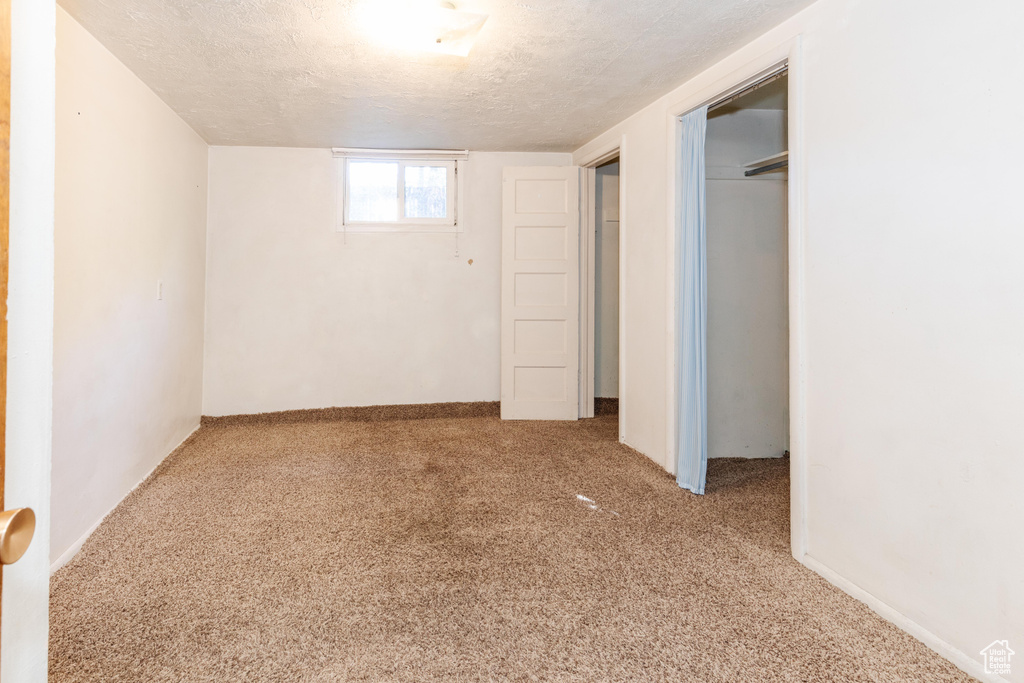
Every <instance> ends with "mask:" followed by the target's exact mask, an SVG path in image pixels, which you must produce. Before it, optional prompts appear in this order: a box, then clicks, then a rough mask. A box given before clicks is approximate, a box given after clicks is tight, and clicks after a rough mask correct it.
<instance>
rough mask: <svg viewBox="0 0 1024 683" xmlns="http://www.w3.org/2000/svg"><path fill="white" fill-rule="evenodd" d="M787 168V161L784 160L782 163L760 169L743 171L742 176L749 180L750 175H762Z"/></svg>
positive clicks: (778, 162)
mask: <svg viewBox="0 0 1024 683" xmlns="http://www.w3.org/2000/svg"><path fill="white" fill-rule="evenodd" d="M787 166H789V159H784V160H782V161H777V162H775V163H774V164H768V165H767V166H761V167H760V168H752V169H750V170H749V171H744V172H743V175H744V176H746V177H748V178H749V177H750V176H752V175H761V174H762V173H767V172H768V171H775V170H777V169H780V168H786V167H787Z"/></svg>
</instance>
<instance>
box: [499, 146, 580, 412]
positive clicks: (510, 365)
mask: <svg viewBox="0 0 1024 683" xmlns="http://www.w3.org/2000/svg"><path fill="white" fill-rule="evenodd" d="M502 180H503V182H502V188H503V196H502V222H501V417H502V418H503V419H506V420H575V419H578V418H579V365H580V358H579V354H580V346H579V334H580V312H579V295H580V255H579V232H580V207H579V192H580V169H579V168H578V167H576V166H549V167H536V168H534V167H507V168H505V169H504V174H503V179H502Z"/></svg>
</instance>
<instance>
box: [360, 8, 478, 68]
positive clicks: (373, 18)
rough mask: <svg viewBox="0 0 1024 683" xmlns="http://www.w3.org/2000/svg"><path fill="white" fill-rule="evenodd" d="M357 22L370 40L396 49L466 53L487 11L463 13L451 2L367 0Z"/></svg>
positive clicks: (464, 54)
mask: <svg viewBox="0 0 1024 683" xmlns="http://www.w3.org/2000/svg"><path fill="white" fill-rule="evenodd" d="M360 14H361V16H360V17H359V24H360V26H361V28H362V29H363V31H365V33H366V34H367V35H368V36H369V37H370V38H371V40H373V42H375V43H377V44H379V45H382V46H384V47H388V48H392V49H396V50H410V51H417V52H436V53H439V54H446V55H455V56H458V57H467V56H469V51H470V50H471V49H472V48H473V43H474V41H475V40H476V37H477V35H478V34H479V33H480V29H482V28H483V26H484V22H486V21H487V15H486V14H476V13H473V12H463V11H460V10H458V9H456V8H455V5H453V4H452V3H451V2H442V3H436V2H431V1H430V0H366V2H365V4H364V6H363V10H362V11H361V12H360Z"/></svg>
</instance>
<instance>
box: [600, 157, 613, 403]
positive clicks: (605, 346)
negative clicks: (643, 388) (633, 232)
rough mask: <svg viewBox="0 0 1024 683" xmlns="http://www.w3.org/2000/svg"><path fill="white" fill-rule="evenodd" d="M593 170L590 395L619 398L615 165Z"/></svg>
mask: <svg viewBox="0 0 1024 683" xmlns="http://www.w3.org/2000/svg"><path fill="white" fill-rule="evenodd" d="M595 171H596V174H595V175H596V176H597V177H596V183H595V184H596V193H595V194H596V195H597V196H596V197H595V202H596V209H597V212H596V215H595V222H596V224H597V225H596V227H597V239H596V240H595V243H594V262H595V264H596V269H595V270H596V272H595V273H594V289H595V290H596V292H595V294H596V295H595V297H594V396H600V397H602V398H618V396H619V162H618V161H613V162H612V163H610V164H605V165H604V166H598V167H597V169H595Z"/></svg>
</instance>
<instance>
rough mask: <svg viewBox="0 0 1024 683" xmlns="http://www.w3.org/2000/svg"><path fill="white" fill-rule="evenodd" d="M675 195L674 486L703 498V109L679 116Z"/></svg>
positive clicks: (705, 452) (705, 464) (705, 456)
mask: <svg viewBox="0 0 1024 683" xmlns="http://www.w3.org/2000/svg"><path fill="white" fill-rule="evenodd" d="M681 121H682V126H681V128H682V145H681V151H682V163H681V166H680V169H681V173H680V180H681V188H680V190H681V191H680V193H679V196H680V198H681V201H680V205H679V233H678V234H679V248H678V249H677V251H676V273H678V277H679V279H678V287H679V289H678V294H679V318H678V320H677V322H676V325H677V327H676V333H677V338H678V340H679V342H678V349H679V352H678V353H679V355H678V357H677V366H678V368H679V376H678V383H679V396H678V398H679V401H678V405H679V421H678V422H679V434H678V439H679V442H678V444H677V445H678V448H677V456H676V457H677V458H678V460H677V462H676V473H677V474H676V482H678V483H679V486H681V487H682V488H684V489H687V490H689V491H693V492H694V493H699V494H703V493H704V480H705V478H706V475H707V469H708V405H707V395H708V393H707V349H706V348H705V347H706V344H705V342H706V340H707V317H708V297H707V216H706V213H705V189H704V186H705V171H704V138H705V134H706V132H707V122H708V108H707V107H701V108H700V109H697V110H695V111H692V112H690V113H689V114H687V115H686V116H684V117H682V119H681Z"/></svg>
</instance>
